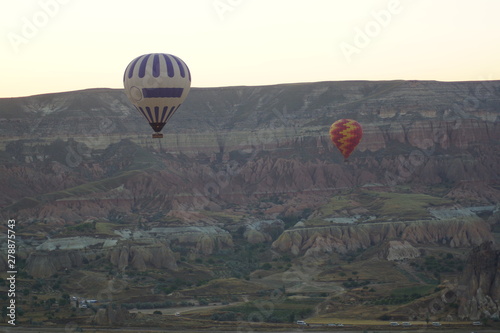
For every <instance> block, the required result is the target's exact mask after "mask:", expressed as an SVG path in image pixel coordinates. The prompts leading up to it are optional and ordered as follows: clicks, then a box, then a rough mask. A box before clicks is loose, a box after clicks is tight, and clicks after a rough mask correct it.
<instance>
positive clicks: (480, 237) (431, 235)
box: [273, 219, 492, 256]
mask: <svg viewBox="0 0 500 333" xmlns="http://www.w3.org/2000/svg"><path fill="white" fill-rule="evenodd" d="M392 240H403V241H406V242H410V243H413V244H436V245H447V246H450V247H469V246H477V245H479V244H481V243H483V242H485V241H490V240H492V235H491V233H490V231H489V226H488V225H487V224H486V223H485V222H484V221H483V220H481V219H462V220H460V219H457V220H448V221H419V222H387V223H365V224H360V225H349V226H332V227H318V228H300V229H292V230H286V231H285V232H284V233H283V234H282V235H281V236H280V237H279V238H278V239H277V240H276V241H275V242H274V243H273V248H274V249H276V250H278V251H281V252H289V253H292V254H294V255H299V254H304V255H306V256H308V255H316V254H320V253H332V252H337V253H347V252H349V251H355V250H357V249H366V248H368V247H370V246H374V245H379V244H382V243H383V242H386V241H392Z"/></svg>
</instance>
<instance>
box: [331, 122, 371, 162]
mask: <svg viewBox="0 0 500 333" xmlns="http://www.w3.org/2000/svg"><path fill="white" fill-rule="evenodd" d="M362 136H363V129H362V128H361V125H360V124H359V123H358V122H357V121H355V120H352V119H340V120H337V121H336V122H334V123H333V124H332V126H331V127H330V138H331V139H332V142H333V144H334V145H335V146H337V148H338V150H340V152H341V153H342V155H343V156H344V161H345V162H347V158H348V157H349V156H350V155H351V153H352V152H353V150H354V149H355V148H356V146H357V145H358V143H359V141H361V137H362Z"/></svg>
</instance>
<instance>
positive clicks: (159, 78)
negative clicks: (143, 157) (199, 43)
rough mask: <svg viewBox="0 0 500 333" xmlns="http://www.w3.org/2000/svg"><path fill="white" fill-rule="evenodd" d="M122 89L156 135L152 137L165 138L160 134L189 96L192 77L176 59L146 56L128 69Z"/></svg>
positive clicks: (137, 59) (136, 59)
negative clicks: (123, 88)
mask: <svg viewBox="0 0 500 333" xmlns="http://www.w3.org/2000/svg"><path fill="white" fill-rule="evenodd" d="M123 85H124V86H125V93H126V94H127V97H128V98H129V100H130V102H132V104H134V106H135V107H136V108H137V110H138V111H139V112H141V113H142V114H143V115H144V117H146V119H147V120H148V122H149V125H151V127H152V128H153V130H154V131H155V132H156V133H155V134H153V137H162V135H161V134H159V132H160V131H161V130H162V128H163V126H165V124H166V123H167V122H168V120H169V119H170V118H171V117H172V115H173V114H174V113H175V111H177V109H178V108H179V107H180V106H181V104H182V103H183V102H184V100H185V99H186V97H187V95H188V93H189V89H190V88H191V73H190V72H189V68H188V67H187V65H186V64H185V63H184V61H182V60H181V59H180V58H178V57H176V56H173V55H171V54H165V53H151V54H144V55H142V56H140V57H137V58H135V59H134V60H132V62H131V63H130V64H129V65H128V66H127V68H126V69H125V73H124V75H123Z"/></svg>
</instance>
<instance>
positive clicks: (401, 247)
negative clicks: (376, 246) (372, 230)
mask: <svg viewBox="0 0 500 333" xmlns="http://www.w3.org/2000/svg"><path fill="white" fill-rule="evenodd" d="M380 256H381V257H382V258H384V259H387V260H389V261H394V260H403V259H413V258H417V257H420V252H419V251H418V249H416V248H415V247H413V245H411V244H410V243H409V242H407V241H389V242H387V243H386V245H385V246H384V248H383V249H382V251H381V252H380Z"/></svg>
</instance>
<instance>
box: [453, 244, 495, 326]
mask: <svg viewBox="0 0 500 333" xmlns="http://www.w3.org/2000/svg"><path fill="white" fill-rule="evenodd" d="M457 294H458V296H459V304H460V307H459V310H458V315H459V317H460V318H464V319H465V318H468V319H471V320H479V319H483V318H487V319H490V318H497V319H498V318H499V317H500V251H499V250H498V249H496V247H495V246H494V245H493V243H492V242H485V243H483V244H481V245H480V246H478V247H476V248H474V249H473V250H472V252H471V254H470V255H469V258H468V260H467V264H466V266H465V269H464V272H463V274H462V277H461V278H460V280H459V285H458V292H457Z"/></svg>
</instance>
